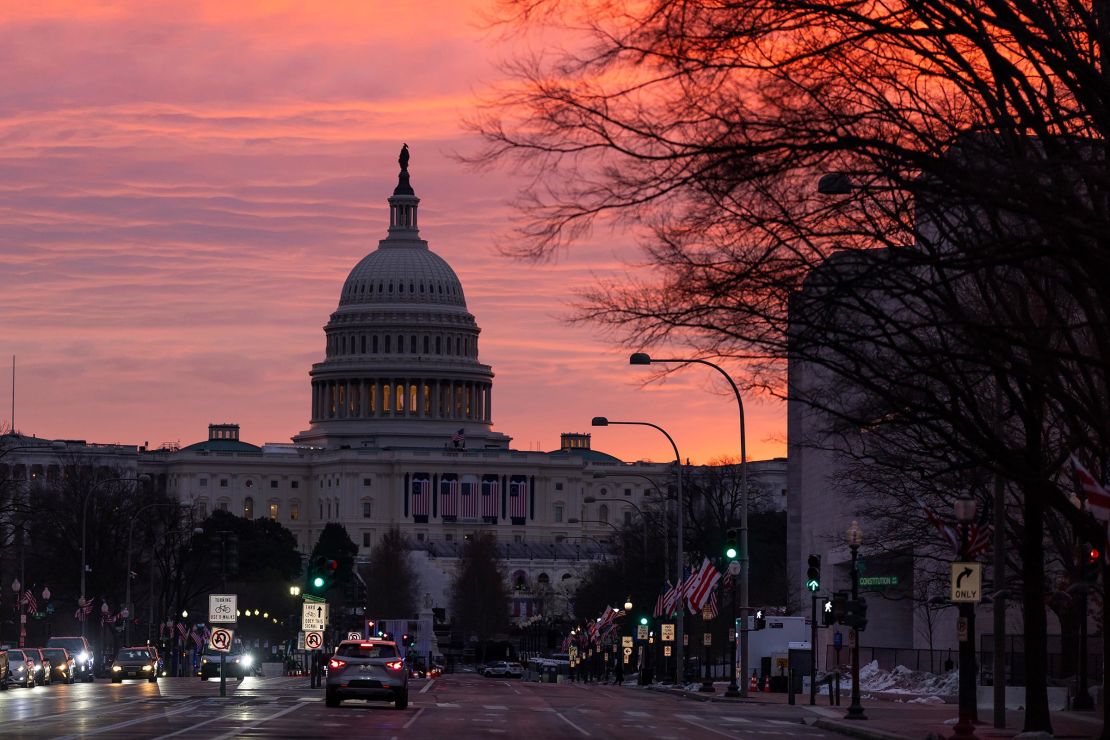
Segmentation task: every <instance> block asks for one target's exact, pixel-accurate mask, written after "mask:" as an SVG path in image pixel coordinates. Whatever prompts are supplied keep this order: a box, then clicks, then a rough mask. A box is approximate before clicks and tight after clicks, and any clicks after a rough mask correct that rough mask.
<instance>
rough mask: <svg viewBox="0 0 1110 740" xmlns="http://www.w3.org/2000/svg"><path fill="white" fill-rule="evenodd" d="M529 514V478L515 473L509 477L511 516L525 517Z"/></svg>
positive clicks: (515, 517) (514, 517)
mask: <svg viewBox="0 0 1110 740" xmlns="http://www.w3.org/2000/svg"><path fill="white" fill-rule="evenodd" d="M527 515H528V479H527V478H525V477H524V476H522V475H514V476H513V477H512V478H510V479H509V516H510V517H511V518H513V519H523V518H524V517H526V516H527Z"/></svg>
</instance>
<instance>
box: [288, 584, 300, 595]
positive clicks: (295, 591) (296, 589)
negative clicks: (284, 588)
mask: <svg viewBox="0 0 1110 740" xmlns="http://www.w3.org/2000/svg"><path fill="white" fill-rule="evenodd" d="M289 595H290V596H300V595H301V587H300V586H290V587H289Z"/></svg>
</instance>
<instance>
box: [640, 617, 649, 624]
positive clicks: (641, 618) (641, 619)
mask: <svg viewBox="0 0 1110 740" xmlns="http://www.w3.org/2000/svg"><path fill="white" fill-rule="evenodd" d="M647 622H648V620H647V617H640V624H643V625H646V624H647Z"/></svg>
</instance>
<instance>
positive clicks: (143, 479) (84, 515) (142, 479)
mask: <svg viewBox="0 0 1110 740" xmlns="http://www.w3.org/2000/svg"><path fill="white" fill-rule="evenodd" d="M148 481H150V476H149V475H147V474H145V473H144V474H143V475H140V476H139V477H138V478H106V479H104V480H100V481H96V482H95V483H93V484H92V486H91V487H90V488H89V491H88V493H86V494H85V501H84V503H83V504H82V505H81V596H80V599H79V601H80V600H81V599H84V598H85V567H86V566H85V543H86V538H85V534H86V531H85V524H86V522H87V521H88V518H89V501H91V500H92V497H93V492H94V491H96V490H97V489H98V488H99V487H100V486H104V485H107V484H109V483H124V482H132V483H147V482H148ZM128 578H130V575H128ZM86 621H87V620H84V619H82V620H81V637H84V636H85V622H86Z"/></svg>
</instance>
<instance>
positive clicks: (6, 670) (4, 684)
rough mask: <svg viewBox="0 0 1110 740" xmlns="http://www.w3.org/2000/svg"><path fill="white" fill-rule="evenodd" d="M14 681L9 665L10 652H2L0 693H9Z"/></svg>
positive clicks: (0, 660)
mask: <svg viewBox="0 0 1110 740" xmlns="http://www.w3.org/2000/svg"><path fill="white" fill-rule="evenodd" d="M11 680H12V669H11V664H9V663H8V651H7V650H0V691H7V690H8V684H9V683H10V682H11Z"/></svg>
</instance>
